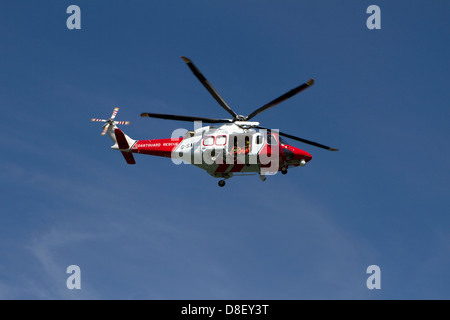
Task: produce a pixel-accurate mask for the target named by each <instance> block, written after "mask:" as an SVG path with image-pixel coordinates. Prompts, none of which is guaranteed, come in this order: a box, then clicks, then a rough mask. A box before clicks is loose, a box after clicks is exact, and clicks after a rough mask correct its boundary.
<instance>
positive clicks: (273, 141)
mask: <svg viewBox="0 0 450 320" xmlns="http://www.w3.org/2000/svg"><path fill="white" fill-rule="evenodd" d="M267 143H268V144H270V145H276V144H278V141H277V139H276V138H275V136H274V135H273V134H269V135H268V136H267Z"/></svg>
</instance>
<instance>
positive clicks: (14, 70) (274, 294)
mask: <svg viewBox="0 0 450 320" xmlns="http://www.w3.org/2000/svg"><path fill="white" fill-rule="evenodd" d="M71 4H76V5H78V6H79V7H80V8H81V29H80V30H69V29H68V28H67V27H66V20H67V18H68V17H69V14H67V13H66V9H67V7H68V6H69V5H71ZM372 4H375V5H378V6H379V7H380V9H381V29H380V30H369V29H368V28H367V26H366V20H367V18H368V17H369V14H367V13H366V9H367V7H368V6H369V5H372ZM449 12H450V2H449V1H444V0H434V1H413V2H411V1H381V0H376V1H356V0H355V1H351V0H346V1H256V0H251V1H250V0H248V1H230V0H227V1H206V0H204V1H199V0H196V1H136V0H134V1H133V0H132V1H129V0H127V1H114V2H112V1H83V0H74V1H60V0H58V1H56V0H53V1H20V0H19V1H1V3H0V40H1V41H0V43H1V44H0V110H1V117H0V124H1V135H0V148H1V150H2V151H1V153H0V154H1V156H0V187H1V199H2V201H1V203H2V206H1V211H0V212H1V214H0V217H1V220H0V221H1V222H0V299H449V298H450V277H449V275H448V272H449V270H450V231H449V230H450V210H449V207H450V189H449V181H450V174H449V173H450V170H449V160H450V151H449V144H448V139H449V137H450V126H449V118H450V117H449V115H450V112H449V101H450V93H449V92H450V90H449V88H448V77H449V74H450V72H449V71H450V70H449V57H450V50H449V49H450V41H449V34H450V33H449V31H450V22H449V19H448V13H449ZM180 56H187V57H189V58H190V59H192V60H193V62H194V63H195V64H196V65H197V67H198V68H199V69H200V70H201V71H202V72H203V73H204V74H205V75H206V77H207V78H208V80H209V81H210V82H211V83H212V84H213V85H214V87H215V88H216V89H217V90H218V92H219V93H220V94H221V95H222V97H223V98H224V99H225V100H226V101H227V102H228V104H229V105H230V106H231V107H232V108H233V109H234V110H235V111H236V112H237V113H239V114H244V115H245V114H249V113H250V112H252V111H253V110H254V109H256V108H258V107H260V106H262V105H263V104H265V103H267V102H269V101H271V100H272V99H274V98H275V97H277V96H279V95H280V94H282V93H284V92H286V91H288V90H290V89H292V88H294V87H296V86H298V85H299V84H301V83H303V82H305V81H307V80H308V79H310V78H314V79H315V80H316V82H315V84H314V86H312V87H311V88H309V89H308V90H306V91H304V92H302V93H300V94H299V95H297V96H295V97H293V98H291V99H290V100H288V101H285V102H284V103H282V104H280V105H279V106H277V107H275V108H273V109H271V110H268V111H266V112H264V113H263V114H260V115H259V116H257V117H256V118H255V119H254V120H255V121H259V122H261V125H263V126H266V127H270V128H274V129H280V130H281V131H283V132H287V133H290V134H293V135H298V136H300V137H303V138H305V139H310V140H314V141H318V142H320V143H323V144H326V145H330V146H332V147H337V148H340V151H339V152H329V151H326V150H322V149H318V148H314V147H312V146H309V145H303V144H301V143H296V142H292V144H293V145H294V146H296V147H299V148H301V149H304V150H306V151H308V152H309V153H311V154H312V156H313V159H312V161H311V162H310V163H308V165H307V166H306V167H304V168H296V169H293V170H290V171H289V173H288V174H287V175H281V174H277V175H275V176H273V177H270V178H268V179H267V181H265V182H261V181H260V180H259V178H258V177H257V176H252V177H236V178H232V179H230V180H228V181H227V185H226V186H225V187H224V188H219V187H218V186H217V181H218V180H217V179H214V178H212V177H211V176H209V175H208V174H206V173H205V172H203V171H201V170H199V169H198V168H195V167H193V166H188V165H175V164H173V163H172V161H171V160H170V159H163V158H156V157H149V156H143V155H136V156H135V158H136V162H137V164H136V165H135V166H130V165H127V164H126V163H125V161H124V159H123V158H122V156H121V155H120V153H118V152H116V151H113V150H110V145H111V140H110V139H109V138H108V137H107V136H100V132H101V125H99V124H98V123H91V122H90V119H91V118H92V117H103V118H105V117H109V116H110V115H111V113H112V110H113V108H114V107H116V106H118V107H120V111H119V114H118V117H117V119H118V120H129V121H131V124H130V125H129V126H126V127H125V126H123V127H122V129H123V130H124V131H125V132H126V133H127V134H128V135H129V136H131V137H132V138H134V139H152V138H169V137H170V136H171V134H172V131H173V130H174V129H177V128H186V129H192V127H193V126H192V125H191V124H189V123H183V122H175V121H163V120H157V119H148V118H140V117H139V115H140V113H141V112H161V113H173V114H182V115H194V116H203V117H227V116H228V114H227V113H226V112H225V111H224V110H223V109H222V108H221V107H220V106H219V105H218V104H217V103H216V102H215V101H214V100H213V99H212V98H211V96H210V95H209V94H208V92H207V91H206V90H205V89H204V88H203V87H202V86H201V84H200V83H199V82H198V81H197V79H196V78H195V77H194V76H193V75H192V73H191V72H190V70H189V69H188V68H187V66H186V65H185V63H184V62H183V61H182V60H181V59H180ZM69 265H78V266H79V267H80V268H81V287H82V288H81V290H76V289H75V290H69V289H67V287H66V279H67V278H68V276H69V275H68V274H66V269H67V267H68V266H69ZM370 265H378V266H379V267H380V270H381V289H380V290H377V289H374V290H369V289H368V288H367V287H366V280H367V278H368V277H369V275H368V274H367V273H366V269H367V267H368V266H370Z"/></svg>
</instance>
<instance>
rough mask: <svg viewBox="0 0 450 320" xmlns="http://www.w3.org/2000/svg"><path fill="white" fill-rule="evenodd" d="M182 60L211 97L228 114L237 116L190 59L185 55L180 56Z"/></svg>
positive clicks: (234, 117)
mask: <svg viewBox="0 0 450 320" xmlns="http://www.w3.org/2000/svg"><path fill="white" fill-rule="evenodd" d="M181 59H183V61H184V62H186V64H187V65H188V67H189V69H191V71H192V72H193V73H194V75H195V76H196V77H197V79H198V80H200V82H201V83H202V85H203V86H204V87H205V88H206V90H208V92H209V93H210V94H211V95H212V96H213V98H214V99H215V100H216V101H217V102H218V103H219V104H220V105H221V107H222V108H224V109H225V110H226V111H227V112H228V113H229V114H231V115H232V116H233V119H236V118H237V116H238V115H237V114H236V112H234V111H233V110H231V108H230V107H229V106H228V104H227V103H226V102H225V100H223V99H222V97H221V96H220V95H219V94H218V93H217V91H216V89H214V88H213V86H212V85H211V84H210V83H209V82H208V80H206V78H205V76H204V75H203V74H202V73H201V72H200V70H198V69H197V67H196V66H195V65H194V64H193V63H192V61H191V60H189V59H188V58H186V57H181Z"/></svg>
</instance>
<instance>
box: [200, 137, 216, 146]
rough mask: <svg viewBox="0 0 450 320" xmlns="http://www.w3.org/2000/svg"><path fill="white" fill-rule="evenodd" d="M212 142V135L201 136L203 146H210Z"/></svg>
mask: <svg viewBox="0 0 450 320" xmlns="http://www.w3.org/2000/svg"><path fill="white" fill-rule="evenodd" d="M213 144H214V136H205V137H204V138H203V145H204V146H212V145H213Z"/></svg>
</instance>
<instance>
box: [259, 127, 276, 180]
mask: <svg viewBox="0 0 450 320" xmlns="http://www.w3.org/2000/svg"><path fill="white" fill-rule="evenodd" d="M279 154H280V143H279V141H278V136H277V135H276V134H273V133H268V134H267V141H265V143H264V144H263V147H262V148H261V150H260V152H259V153H258V162H259V163H260V164H261V168H269V169H270V170H269V171H273V172H276V171H278V166H279ZM272 166H274V167H272Z"/></svg>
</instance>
